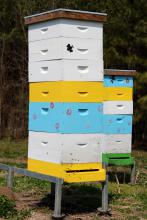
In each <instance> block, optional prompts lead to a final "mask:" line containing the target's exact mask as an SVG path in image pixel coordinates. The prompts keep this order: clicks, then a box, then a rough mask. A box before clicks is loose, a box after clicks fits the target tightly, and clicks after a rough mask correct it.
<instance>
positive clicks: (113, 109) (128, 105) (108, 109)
mask: <svg viewBox="0 0 147 220" xmlns="http://www.w3.org/2000/svg"><path fill="white" fill-rule="evenodd" d="M103 113H104V114H133V101H105V102H103Z"/></svg>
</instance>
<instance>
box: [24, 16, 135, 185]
mask: <svg viewBox="0 0 147 220" xmlns="http://www.w3.org/2000/svg"><path fill="white" fill-rule="evenodd" d="M29 83H30V95H29V99H30V103H29V150H28V169H29V170H31V171H36V172H40V173H44V174H48V175H52V176H56V177H60V178H63V179H64V180H65V181H67V182H80V181H81V182H83V181H104V180H105V170H104V169H103V168H102V162H104V161H107V160H108V158H109V155H110V154H111V156H112V155H113V154H115V155H116V154H120V153H121V154H130V153H131V132H132V113H133V103H132V87H133V79H132V77H128V76H113V77H112V76H109V75H107V76H104V67H103V24H102V22H100V21H99V22H97V21H88V20H87V21H86V20H85V19H84V20H74V19H61V18H58V19H54V20H49V21H44V22H39V23H35V24H31V25H30V26H29Z"/></svg>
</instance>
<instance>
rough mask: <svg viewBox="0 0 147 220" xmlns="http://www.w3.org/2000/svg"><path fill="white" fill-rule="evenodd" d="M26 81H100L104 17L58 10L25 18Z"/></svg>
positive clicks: (89, 13)
mask: <svg viewBox="0 0 147 220" xmlns="http://www.w3.org/2000/svg"><path fill="white" fill-rule="evenodd" d="M25 19H26V24H29V32H28V36H29V81H30V82H37V81H40V82H43V81H60V80H65V81H103V22H104V21H106V14H101V13H91V12H83V11H75V10H66V9H58V10H54V11H49V12H46V13H42V14H37V15H34V16H28V17H26V18H25Z"/></svg>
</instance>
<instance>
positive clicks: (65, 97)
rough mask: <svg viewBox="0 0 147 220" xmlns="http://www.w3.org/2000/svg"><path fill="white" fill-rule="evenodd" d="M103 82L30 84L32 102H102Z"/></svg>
mask: <svg viewBox="0 0 147 220" xmlns="http://www.w3.org/2000/svg"><path fill="white" fill-rule="evenodd" d="M103 90H104V87H103V83H102V82H69V81H59V82H43V83H30V102H101V101H103Z"/></svg>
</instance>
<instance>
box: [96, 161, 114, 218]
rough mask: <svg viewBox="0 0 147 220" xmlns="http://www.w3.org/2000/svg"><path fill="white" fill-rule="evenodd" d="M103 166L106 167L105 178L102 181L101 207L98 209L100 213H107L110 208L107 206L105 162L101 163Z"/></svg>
mask: <svg viewBox="0 0 147 220" xmlns="http://www.w3.org/2000/svg"><path fill="white" fill-rule="evenodd" d="M103 168H104V169H106V180H105V182H103V183H102V207H100V208H98V211H99V212H100V214H109V212H110V211H111V209H110V208H109V203H108V181H109V177H108V174H107V166H106V164H103Z"/></svg>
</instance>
